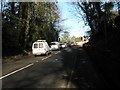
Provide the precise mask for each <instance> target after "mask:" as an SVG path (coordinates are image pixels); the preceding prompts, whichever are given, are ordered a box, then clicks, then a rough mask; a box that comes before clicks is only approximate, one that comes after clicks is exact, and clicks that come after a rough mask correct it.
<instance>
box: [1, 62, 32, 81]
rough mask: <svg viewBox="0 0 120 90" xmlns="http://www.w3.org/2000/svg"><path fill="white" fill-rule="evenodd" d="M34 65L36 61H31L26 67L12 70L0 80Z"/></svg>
mask: <svg viewBox="0 0 120 90" xmlns="http://www.w3.org/2000/svg"><path fill="white" fill-rule="evenodd" d="M32 65H34V63H31V64H29V65H27V66H25V67H22V68H20V69H18V70H15V71H13V72H11V73H9V74H6V75H4V76H2V77H0V80H1V79H3V78H5V77H8V76H10V75H12V74H14V73H17V72H19V71H21V70H23V69H25V68H28V67H30V66H32Z"/></svg>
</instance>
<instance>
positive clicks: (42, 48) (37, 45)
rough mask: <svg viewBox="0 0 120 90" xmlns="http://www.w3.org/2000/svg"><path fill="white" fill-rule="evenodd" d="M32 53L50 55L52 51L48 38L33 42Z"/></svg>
mask: <svg viewBox="0 0 120 90" xmlns="http://www.w3.org/2000/svg"><path fill="white" fill-rule="evenodd" d="M32 53H33V55H34V56H37V55H42V54H45V55H48V54H49V53H50V47H49V45H48V43H47V42H46V40H37V41H36V42H34V43H33V44H32Z"/></svg>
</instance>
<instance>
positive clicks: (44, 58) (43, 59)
mask: <svg viewBox="0 0 120 90" xmlns="http://www.w3.org/2000/svg"><path fill="white" fill-rule="evenodd" d="M51 56H52V55H50V56H48V57H45V58H43V59H42V60H45V59H48V58H49V57H51Z"/></svg>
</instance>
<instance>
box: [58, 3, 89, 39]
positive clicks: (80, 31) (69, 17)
mask: <svg viewBox="0 0 120 90" xmlns="http://www.w3.org/2000/svg"><path fill="white" fill-rule="evenodd" d="M58 7H59V9H60V18H61V19H63V20H65V21H63V22H61V24H60V25H61V26H62V27H63V29H64V31H68V32H69V34H70V36H71V37H72V36H76V37H80V36H84V35H86V31H87V30H90V28H89V27H88V26H85V25H84V21H83V20H82V18H78V17H77V16H80V15H79V14H78V13H76V10H75V7H74V6H73V5H72V4H70V2H59V3H58ZM61 34H62V32H61Z"/></svg>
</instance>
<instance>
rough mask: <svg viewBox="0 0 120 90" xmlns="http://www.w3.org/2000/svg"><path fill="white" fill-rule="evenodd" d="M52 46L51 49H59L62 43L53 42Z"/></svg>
mask: <svg viewBox="0 0 120 90" xmlns="http://www.w3.org/2000/svg"><path fill="white" fill-rule="evenodd" d="M50 47H51V50H59V49H60V43H59V42H51V44H50Z"/></svg>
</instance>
